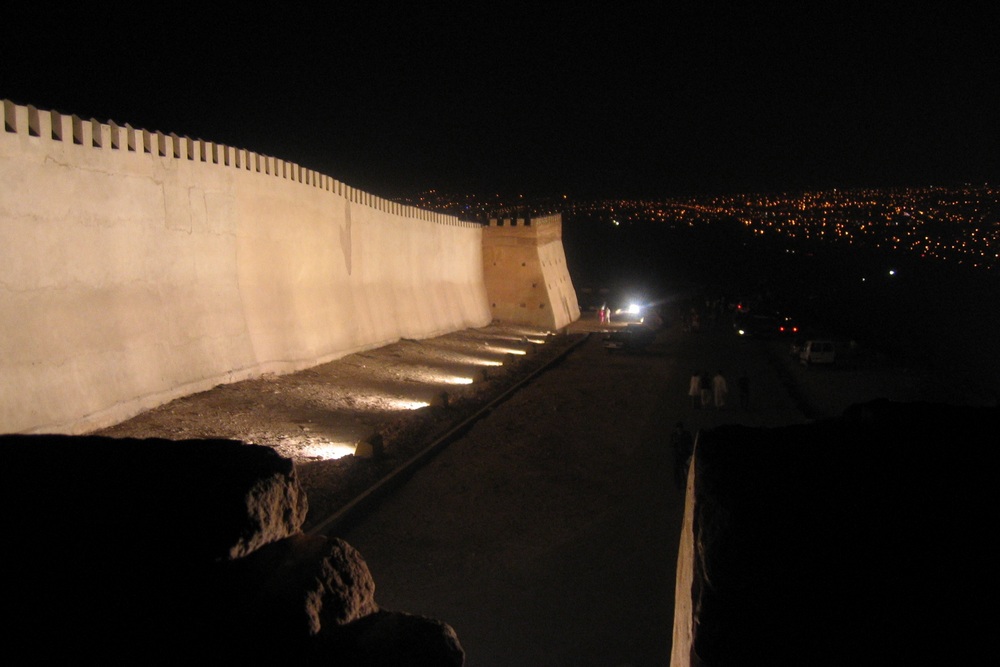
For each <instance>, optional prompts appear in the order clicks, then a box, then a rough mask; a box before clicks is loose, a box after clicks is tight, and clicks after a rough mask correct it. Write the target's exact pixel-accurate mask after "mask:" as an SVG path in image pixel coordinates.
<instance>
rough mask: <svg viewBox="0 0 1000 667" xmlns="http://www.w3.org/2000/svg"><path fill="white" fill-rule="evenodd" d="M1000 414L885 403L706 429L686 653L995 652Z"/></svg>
mask: <svg viewBox="0 0 1000 667" xmlns="http://www.w3.org/2000/svg"><path fill="white" fill-rule="evenodd" d="M997 418H998V412H997V410H996V408H974V407H953V406H945V405H932V404H892V403H889V402H887V401H877V402H873V403H869V404H864V405H858V406H854V407H852V408H851V409H849V410H847V411H846V412H845V413H844V415H843V416H842V417H841V418H838V419H833V420H827V421H823V422H817V423H815V424H808V425H796V426H788V427H784V428H771V429H765V428H749V427H741V426H727V427H720V428H717V429H714V430H712V431H708V432H703V433H701V434H700V438H699V442H698V444H697V448H696V454H695V474H694V477H693V484H692V485H689V491H688V494H689V495H688V503H689V508H688V509H689V511H690V510H691V509H692V507H693V512H691V514H690V515H689V516H690V517H691V522H690V530H691V533H690V534H689V535H687V536H685V537H682V547H681V554H680V565H679V567H678V580H679V588H678V591H679V592H678V605H677V608H678V616H677V618H676V619H675V646H674V660H675V662H674V663H672V664H674V665H675V666H676V667H681V665H686V664H692V665H703V666H711V667H721V666H723V665H770V666H781V665H814V666H815V665H831V666H832V665H929V664H951V665H955V664H977V660H978V659H979V658H981V657H982V656H984V655H989V654H991V653H992V652H993V647H992V646H991V645H990V644H991V643H992V642H991V641H990V640H989V638H990V637H991V635H992V625H993V624H992V620H991V618H992V613H991V612H990V611H989V610H990V609H991V608H992V603H993V598H994V593H995V590H996V586H995V575H994V569H995V564H994V563H993V560H994V559H993V557H992V554H993V553H994V547H993V546H992V543H993V537H992V535H991V533H992V530H993V527H994V526H995V525H996V519H997V509H996V502H995V500H994V497H993V495H994V494H993V488H994V486H995V484H996V482H995V475H994V472H993V465H992V463H991V462H992V459H993V449H994V448H995V441H996V432H997V425H998V421H997ZM692 499H693V506H692V505H691V502H692ZM685 568H686V569H687V572H688V573H689V574H688V579H687V581H686V582H685V581H684V579H685V576H684V574H683V572H684V570H685ZM682 585H689V586H690V588H689V589H687V590H685V589H683V588H681V586H682ZM688 594H689V598H688V599H687V600H683V599H682V598H683V597H684V596H685V595H688ZM685 614H688V615H689V618H685ZM685 626H687V627H685ZM688 628H689V630H688ZM685 635H686V636H685Z"/></svg>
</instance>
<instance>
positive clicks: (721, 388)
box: [712, 371, 729, 410]
mask: <svg viewBox="0 0 1000 667" xmlns="http://www.w3.org/2000/svg"><path fill="white" fill-rule="evenodd" d="M728 393H729V386H728V385H727V384H726V378H725V376H723V375H722V371H718V372H717V373H716V374H715V377H713V378H712V395H713V398H714V399H715V408H716V409H717V410H720V409H722V407H723V406H724V405H725V404H726V394H728Z"/></svg>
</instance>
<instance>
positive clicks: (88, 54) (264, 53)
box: [0, 2, 1000, 198]
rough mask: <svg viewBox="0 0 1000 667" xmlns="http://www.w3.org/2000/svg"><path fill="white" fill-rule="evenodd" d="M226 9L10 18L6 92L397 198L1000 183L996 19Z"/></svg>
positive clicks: (556, 6) (90, 7)
mask: <svg viewBox="0 0 1000 667" xmlns="http://www.w3.org/2000/svg"><path fill="white" fill-rule="evenodd" d="M213 4H214V3H202V4H201V5H187V6H185V8H184V9H178V7H180V5H175V4H170V3H164V4H163V5H162V10H161V13H160V14H158V15H152V14H150V10H149V9H147V8H146V5H143V4H141V3H138V4H132V5H119V4H116V3H98V4H87V5H84V6H83V7H82V8H78V9H72V8H67V7H63V6H57V5H54V4H52V5H50V4H47V3H44V2H43V3H30V4H29V3H25V2H18V3H9V5H10V6H8V7H6V8H5V9H4V10H3V12H2V14H3V15H2V17H0V39H2V43H0V57H2V60H0V98H6V99H11V100H13V101H15V102H17V103H19V104H33V105H35V106H37V107H39V108H41V109H56V110H58V111H62V112H65V113H75V114H77V115H80V116H82V117H84V118H97V119H98V120H101V121H107V120H109V119H110V120H114V121H116V122H118V123H129V124H131V125H133V126H135V127H142V128H145V129H150V130H161V131H163V132H175V133H177V134H179V135H187V136H190V137H193V138H201V139H206V140H212V141H217V142H219V143H225V144H229V145H232V146H236V147H240V148H248V149H250V150H253V151H256V152H259V153H263V154H268V155H274V156H276V157H279V158H282V159H287V160H291V161H293V162H297V163H299V164H302V165H304V166H306V167H310V168H312V169H316V170H318V171H321V172H323V173H325V174H328V175H330V176H332V177H334V178H337V179H338V180H341V181H344V182H346V183H348V184H349V185H352V186H355V187H359V188H362V189H365V190H367V191H370V192H373V193H375V194H378V195H381V196H386V197H397V196H405V195H408V194H412V193H415V192H417V191H419V190H423V189H431V188H436V189H438V190H442V191H446V192H456V193H470V192H471V193H478V194H483V195H485V194H493V193H503V194H515V193H520V194H525V195H528V196H553V195H561V194H566V195H569V196H571V197H574V198H604V197H627V198H659V197H668V196H674V195H688V194H716V193H717V194H725V193H732V192H746V191H756V192H770V191H790V190H799V189H828V188H832V187H842V188H846V187H856V186H877V187H882V186H896V185H933V184H955V183H962V182H979V183H982V182H996V181H997V176H998V174H1000V129H998V127H1000V104H998V90H1000V56H998V53H1000V48H998V38H997V35H1000V29H998V28H1000V23H998V21H997V10H994V9H982V10H971V9H968V8H967V7H968V5H967V4H964V3H949V4H948V5H944V4H943V3H942V4H941V5H940V6H937V7H929V8H919V9H906V10H905V11H904V10H903V9H902V7H903V6H900V7H901V9H897V10H893V9H889V8H885V9H875V10H873V9H871V7H870V6H869V4H875V3H837V2H829V3H822V4H818V3H800V4H802V5H806V4H809V5H814V4H815V5H816V6H814V7H806V8H789V7H790V6H789V5H787V3H785V4H781V3H774V4H772V3H768V2H756V3H739V4H737V3H733V4H732V6H726V5H725V4H723V3H713V2H701V3H691V7H687V8H685V7H684V6H683V4H682V3H662V2H656V3H646V2H642V3H611V2H607V3H598V2H572V3H570V2H566V3H542V2H538V3H534V5H524V6H522V5H520V4H516V3H496V4H492V5H490V4H487V3H481V4H479V5H477V6H475V7H473V6H472V5H471V3H405V4H402V3H401V4H400V5H399V6H397V5H395V4H394V3H377V2H370V3H368V2H366V3H336V2H334V3H325V4H323V5H321V6H322V9H312V8H306V5H305V3H302V4H297V3H281V4H278V3H269V4H268V5H267V6H266V7H265V8H260V9H247V8H246V7H248V6H249V5H248V4H244V5H242V7H241V8H240V9H239V10H238V11H234V10H231V9H226V10H223V9H218V8H215V7H213V6H212V5H213ZM960 5H961V6H960ZM317 6H320V5H317ZM962 6H964V7H966V8H962ZM983 6H984V7H987V8H988V7H989V5H986V4H984V5H983ZM156 7H161V5H156ZM490 7H492V9H491V8H490Z"/></svg>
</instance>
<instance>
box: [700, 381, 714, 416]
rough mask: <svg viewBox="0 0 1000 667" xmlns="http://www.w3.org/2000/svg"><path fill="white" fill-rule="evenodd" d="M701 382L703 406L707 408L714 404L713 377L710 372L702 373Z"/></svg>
mask: <svg viewBox="0 0 1000 667" xmlns="http://www.w3.org/2000/svg"><path fill="white" fill-rule="evenodd" d="M699 383H700V385H701V407H703V408H707V407H708V406H709V405H711V404H712V378H711V377H710V376H709V374H708V373H702V374H701V376H700V379H699Z"/></svg>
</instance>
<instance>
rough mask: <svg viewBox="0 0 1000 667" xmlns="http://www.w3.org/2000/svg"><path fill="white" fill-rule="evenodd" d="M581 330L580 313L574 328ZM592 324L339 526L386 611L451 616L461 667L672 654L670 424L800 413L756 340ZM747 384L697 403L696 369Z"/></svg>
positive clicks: (660, 661)
mask: <svg viewBox="0 0 1000 667" xmlns="http://www.w3.org/2000/svg"><path fill="white" fill-rule="evenodd" d="M581 327H582V328H586V327H587V322H586V321H584V322H582V323H580V324H579V325H577V329H580V328H581ZM742 342H745V341H736V340H735V339H734V338H733V337H732V335H731V332H719V333H714V334H713V333H701V334H688V333H684V332H682V331H680V330H679V329H677V328H675V329H671V330H668V331H665V332H663V334H662V335H661V337H660V338H659V339H658V342H657V343H656V344H655V345H654V346H652V347H650V348H649V349H647V350H646V351H645V352H643V353H629V354H626V353H619V352H615V353H612V354H609V353H608V352H607V351H606V350H605V349H604V348H603V346H602V336H601V335H599V334H592V335H591V337H590V339H589V340H588V341H587V342H586V343H585V344H584V345H582V346H581V347H579V348H577V349H575V350H574V351H573V352H572V353H571V354H569V355H568V356H567V357H566V358H565V359H564V360H563V361H562V362H561V363H560V364H559V365H558V366H556V367H554V368H552V369H551V370H548V371H547V372H545V373H544V374H543V375H542V376H540V377H539V378H538V379H537V380H536V381H534V382H532V383H531V384H530V385H529V386H527V387H525V388H523V389H521V390H520V391H518V392H517V393H516V394H515V395H514V396H513V397H511V398H510V399H509V400H507V401H506V402H505V403H503V404H501V405H499V406H498V407H497V408H496V409H494V410H493V411H492V413H491V414H490V415H489V416H488V417H487V418H485V419H484V420H482V421H481V422H479V423H478V424H476V426H475V427H474V428H473V429H472V430H471V431H469V432H468V433H467V434H466V435H465V436H464V437H463V438H462V439H460V440H459V441H457V442H455V443H453V444H451V445H450V446H449V447H448V448H447V449H446V450H444V451H443V452H442V453H441V454H440V455H438V456H437V457H436V458H435V459H434V460H433V461H432V462H431V463H429V464H428V465H426V466H425V467H424V468H422V469H421V470H420V471H419V472H418V473H417V474H416V475H415V476H414V477H413V478H412V479H411V480H410V481H409V482H408V483H407V484H406V485H405V486H404V487H403V488H401V489H400V490H398V491H397V492H396V493H395V494H393V495H392V497H390V498H388V499H387V500H385V501H384V502H383V503H381V505H380V506H379V507H378V508H377V509H376V510H374V511H373V512H371V513H370V514H368V515H367V516H366V517H365V518H364V519H363V521H361V522H360V523H359V524H357V525H356V526H354V527H353V528H351V529H350V530H348V531H347V532H346V533H345V534H343V535H342V536H343V537H344V538H345V539H346V540H347V541H348V542H350V543H351V544H353V545H355V546H356V547H357V548H358V549H359V550H360V551H361V553H362V554H364V555H365V558H366V559H367V561H368V564H369V567H370V568H371V570H372V573H373V576H374V578H375V581H376V585H377V587H378V589H377V598H378V599H379V601H380V603H381V604H382V605H384V606H385V607H387V608H390V609H392V608H395V609H405V610H409V611H411V612H412V613H419V614H423V615H427V616H432V617H436V618H440V619H443V620H445V621H447V622H448V623H450V624H451V625H452V626H453V627H455V629H456V631H457V632H458V635H459V638H460V639H461V641H462V644H463V646H464V647H465V649H466V651H467V660H468V662H467V664H468V665H470V667H487V666H488V667H499V666H503V665H538V666H543V665H553V666H556V665H560V666H568V665H573V666H581V667H582V666H587V665H594V666H598V665H600V666H615V665H635V666H640V665H643V666H645V665H650V666H652V665H667V664H668V663H669V651H670V633H671V624H672V621H673V596H674V586H673V580H674V574H675V567H676V549H677V543H678V539H679V535H680V532H679V531H680V521H681V517H682V511H683V507H682V496H681V492H680V490H679V489H677V488H675V486H674V484H673V481H672V480H673V460H672V456H671V452H670V449H669V446H668V437H669V432H670V430H671V429H672V427H673V425H674V423H675V422H677V421H683V422H685V423H686V424H687V425H689V427H690V428H691V430H692V431H694V430H697V429H699V428H710V427H712V426H714V425H718V424H721V423H731V422H740V423H747V424H757V425H780V424H786V423H790V422H793V421H804V420H805V417H804V416H803V415H802V414H801V412H799V410H798V409H797V407H796V404H795V401H794V400H793V399H792V397H791V396H790V395H789V393H788V392H787V391H786V390H785V388H784V385H783V381H782V379H781V378H780V377H779V374H778V372H777V371H776V370H775V369H774V367H773V366H772V365H771V363H770V362H769V360H768V357H767V355H766V354H765V352H766V350H765V348H764V347H763V346H760V345H741V344H738V343H742ZM700 370H711V371H712V372H714V371H716V370H722V371H723V372H724V373H725V374H728V375H730V376H731V377H732V378H735V376H736V374H737V373H738V372H739V371H741V370H745V371H746V372H747V373H748V374H749V375H750V376H751V377H752V378H753V380H754V390H755V391H754V401H753V405H752V406H751V407H752V409H751V410H747V411H743V410H739V409H737V408H735V407H733V405H732V404H735V403H737V401H736V400H735V394H734V395H733V397H732V398H733V400H732V404H731V405H729V406H727V407H726V408H725V409H723V410H718V411H716V410H700V409H699V410H692V409H691V407H690V404H689V401H688V397H687V395H686V391H687V384H688V379H689V377H690V375H691V373H692V372H694V371H700Z"/></svg>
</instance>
